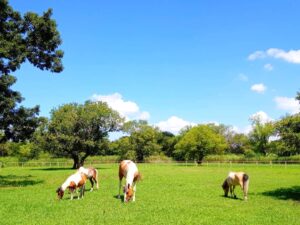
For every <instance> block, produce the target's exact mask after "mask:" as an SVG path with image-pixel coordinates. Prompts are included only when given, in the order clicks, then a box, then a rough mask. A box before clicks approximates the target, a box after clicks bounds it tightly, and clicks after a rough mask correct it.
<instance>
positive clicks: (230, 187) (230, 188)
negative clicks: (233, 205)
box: [229, 185, 233, 197]
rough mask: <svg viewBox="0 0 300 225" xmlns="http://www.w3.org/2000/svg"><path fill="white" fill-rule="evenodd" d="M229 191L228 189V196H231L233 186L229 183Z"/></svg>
mask: <svg viewBox="0 0 300 225" xmlns="http://www.w3.org/2000/svg"><path fill="white" fill-rule="evenodd" d="M229 191H230V197H232V192H233V187H232V185H229Z"/></svg>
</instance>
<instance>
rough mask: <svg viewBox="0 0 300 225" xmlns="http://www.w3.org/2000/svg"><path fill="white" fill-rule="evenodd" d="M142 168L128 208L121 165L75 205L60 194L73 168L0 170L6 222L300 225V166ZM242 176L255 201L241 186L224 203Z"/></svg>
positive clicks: (106, 171)
mask: <svg viewBox="0 0 300 225" xmlns="http://www.w3.org/2000/svg"><path fill="white" fill-rule="evenodd" d="M138 166H139V170H140V171H141V173H142V175H143V180H142V181H141V182H140V183H138V184H137V194H136V202H134V203H127V204H124V203H122V202H121V201H120V200H119V199H117V198H116V195H117V193H118V178H117V171H118V166H117V164H104V165H103V166H101V167H100V168H98V169H99V175H100V189H99V190H95V191H94V192H86V195H85V198H84V199H83V200H77V199H75V200H73V201H71V200H69V197H70V195H69V194H68V193H66V194H65V196H64V198H63V200H61V201H58V200H57V199H56V193H55V190H56V189H57V187H59V186H60V185H61V184H62V183H63V181H64V180H65V179H66V178H67V177H68V175H70V174H72V173H73V172H74V171H72V170H69V169H64V168H57V169H56V168H0V224H3V225H4V224H5V225H10V224H13V225H15V224H39V225H43V224H49V225H50V224H51V225H54V224H80V225H84V224H123V225H125V224H151V225H154V224H155V225H157V224H214V225H215V224H230V225H233V224H238V225H241V224H247V225H249V224H255V225H257V224H263V225H267V224H272V225H274V224H289V225H291V224H300V165H288V166H286V167H285V166H271V165H259V166H258V165H231V166H230V165H229V164H227V165H221V166H218V165H203V166H185V165H175V164H170V165H166V164H139V165H138ZM237 170H243V171H245V172H247V173H248V174H249V176H250V186H249V187H250V188H249V200H248V201H243V200H242V197H243V195H242V191H241V189H240V188H239V187H237V188H236V193H237V196H238V197H239V199H231V198H225V197H223V191H222V189H221V184H222V182H223V180H224V179H225V177H226V175H227V173H228V172H229V171H237ZM89 188H90V184H89V182H88V183H87V189H89Z"/></svg>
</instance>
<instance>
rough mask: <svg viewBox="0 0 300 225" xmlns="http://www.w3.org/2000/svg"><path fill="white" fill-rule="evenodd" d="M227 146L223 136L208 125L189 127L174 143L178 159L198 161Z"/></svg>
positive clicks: (219, 152)
mask: <svg viewBox="0 0 300 225" xmlns="http://www.w3.org/2000/svg"><path fill="white" fill-rule="evenodd" d="M226 148H228V145H227V143H226V140H225V138H224V137H223V136H222V135H220V134H218V133H217V132H216V131H215V130H214V129H213V128H212V127H211V126H209V125H198V126H195V127H193V128H191V129H190V130H189V131H188V132H187V133H186V134H185V135H184V136H183V137H182V138H181V140H180V141H179V142H178V143H177V144H176V145H175V154H176V155H177V158H178V159H185V160H195V161H197V162H198V163H199V162H201V161H202V159H203V158H204V156H206V155H208V154H222V153H223V152H224V151H225V149H226Z"/></svg>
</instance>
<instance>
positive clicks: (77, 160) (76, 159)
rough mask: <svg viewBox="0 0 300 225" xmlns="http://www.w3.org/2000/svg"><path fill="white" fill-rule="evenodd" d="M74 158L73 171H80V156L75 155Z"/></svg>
mask: <svg viewBox="0 0 300 225" xmlns="http://www.w3.org/2000/svg"><path fill="white" fill-rule="evenodd" d="M72 158H73V160H74V162H73V167H72V169H78V168H79V167H80V163H79V157H78V155H74V156H73V157H72Z"/></svg>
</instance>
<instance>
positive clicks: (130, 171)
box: [118, 160, 141, 202]
mask: <svg viewBox="0 0 300 225" xmlns="http://www.w3.org/2000/svg"><path fill="white" fill-rule="evenodd" d="M123 177H125V179H126V183H125V187H124V190H123V192H124V202H129V201H131V200H132V201H133V202H134V201H135V192H136V183H137V181H139V180H140V179H141V174H140V173H139V171H138V168H137V166H136V164H135V163H134V162H132V161H131V160H123V161H122V162H121V163H120V165H119V195H118V198H120V192H121V185H122V179H123Z"/></svg>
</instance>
